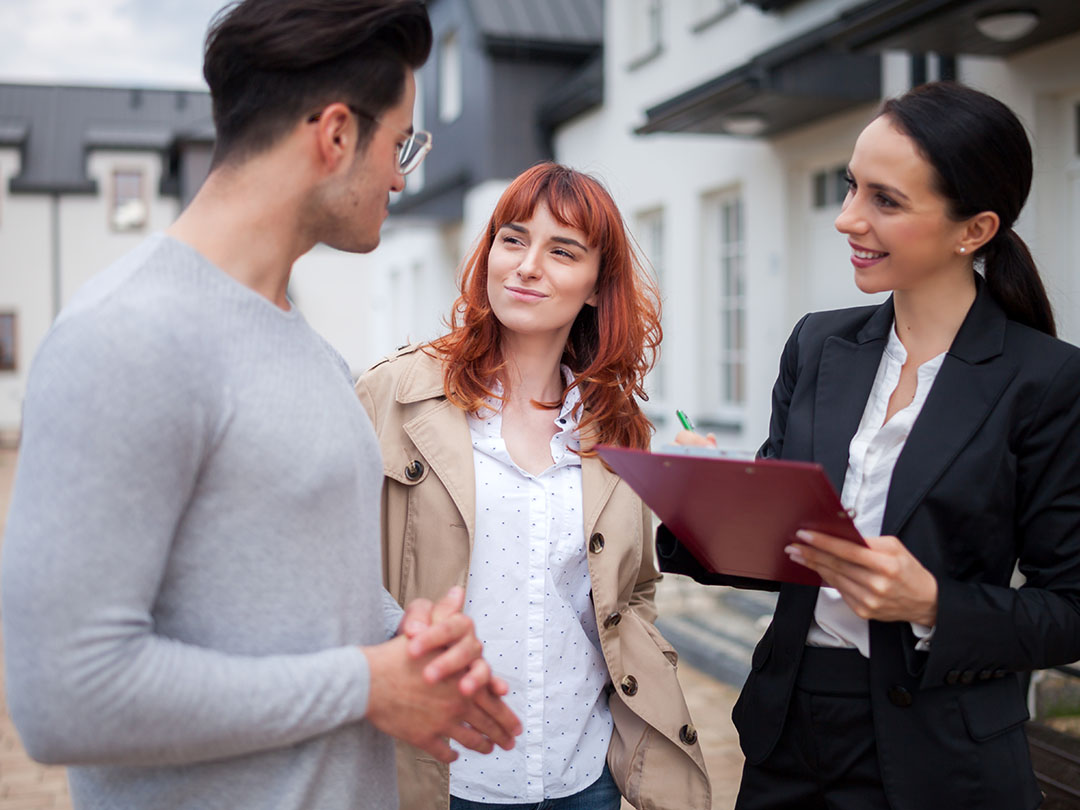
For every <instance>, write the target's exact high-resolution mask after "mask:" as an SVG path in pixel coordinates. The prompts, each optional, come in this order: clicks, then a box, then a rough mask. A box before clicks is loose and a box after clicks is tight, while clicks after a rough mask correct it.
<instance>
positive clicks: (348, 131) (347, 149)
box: [307, 101, 357, 171]
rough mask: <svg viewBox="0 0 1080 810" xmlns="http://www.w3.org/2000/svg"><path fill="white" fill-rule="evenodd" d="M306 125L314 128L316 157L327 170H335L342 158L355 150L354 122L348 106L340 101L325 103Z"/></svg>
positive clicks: (355, 134) (355, 133)
mask: <svg viewBox="0 0 1080 810" xmlns="http://www.w3.org/2000/svg"><path fill="white" fill-rule="evenodd" d="M307 126H311V127H314V128H315V132H314V138H315V147H316V150H317V154H318V158H319V161H320V162H321V163H322V164H323V165H324V166H325V167H326V168H327V169H328V170H329V171H334V170H336V169H337V168H338V167H339V166H340V165H341V162H342V160H343V159H345V158H346V157H348V156H349V155H350V154H351V153H353V152H355V151H356V140H355V139H356V137H357V132H356V122H355V121H354V120H353V115H352V113H351V112H350V111H349V108H348V107H347V106H346V105H344V104H342V103H341V102H340V101H336V102H334V103H333V104H328V105H326V106H325V107H324V108H323V109H322V112H320V113H318V117H317V118H315V120H313V121H312V120H309V121H308V123H307Z"/></svg>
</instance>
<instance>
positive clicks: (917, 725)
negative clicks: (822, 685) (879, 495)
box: [657, 283, 1080, 810]
mask: <svg viewBox="0 0 1080 810" xmlns="http://www.w3.org/2000/svg"><path fill="white" fill-rule="evenodd" d="M892 323H893V306H892V300H891V299H890V300H889V301H887V302H886V303H884V304H882V305H880V306H876V307H860V308H857V309H846V310H838V311H834V312H822V313H815V314H810V315H807V316H805V317H804V318H803V319H802V320H801V321H800V322H799V323H798V324H797V325H796V326H795V329H794V331H793V332H792V335H791V337H790V338H789V339H788V342H787V345H786V346H785V348H784V353H783V356H782V359H781V361H780V373H779V376H778V378H777V381H776V385H775V386H774V388H773V411H772V419H771V422H770V427H769V440H768V441H767V442H765V444H764V445H763V446H762V448H761V450H760V455H761V456H762V457H766V458H782V459H797V460H808V461H816V462H818V463H820V464H821V465H823V466H824V468H825V470H826V472H827V473H828V475H829V478H830V479H831V480H832V482H833V485H834V486H835V487H836V490H837V491H838V492H839V491H840V490H841V489H842V487H843V483H844V475H845V472H846V469H847V460H848V445H849V443H850V441H851V438H852V436H854V434H855V431H856V430H857V428H858V425H859V421H860V419H861V417H862V413H863V409H864V407H865V405H866V401H867V397H868V396H869V393H870V388H871V386H872V384H873V381H874V377H875V374H876V371H877V368H878V364H879V361H880V360H881V353H882V351H883V349H884V347H885V343H886V340H887V337H888V333H889V329H890V328H891V326H892ZM882 533H883V534H889V535H896V536H898V537H899V538H900V539H901V540H902V541H903V542H904V544H905V545H906V546H907V547H908V548H909V549H910V550H911V552H912V553H913V554H914V555H915V556H916V557H917V558H918V559H919V560H920V561H921V562H922V564H923V565H924V566H926V567H927V568H928V569H929V570H930V571H931V572H932V573H933V574H934V576H935V577H937V581H938V588H939V605H938V619H937V627H936V629H935V632H934V637H933V640H932V643H931V649H930V652H929V653H922V652H916V651H915V641H916V640H915V637H914V634H913V633H912V632H911V628H910V626H909V625H908V624H907V623H906V622H888V623H885V622H877V621H872V622H870V687H871V705H872V711H873V717H874V727H875V729H876V736H877V745H878V754H879V760H880V763H881V770H882V778H883V781H884V785H885V791H886V794H887V795H888V796H889V799H890V801H891V803H892V806H893V808H894V810H926V808H936V807H942V808H946V807H947V808H966V807H979V808H1001V810H1016V809H1017V808H1029V807H1036V806H1037V805H1038V803H1039V800H1040V796H1039V791H1038V789H1037V787H1036V784H1035V780H1034V776H1033V774H1032V771H1031V764H1030V760H1029V756H1028V750H1027V742H1026V738H1025V735H1024V733H1023V725H1022V724H1023V722H1024V721H1025V720H1027V719H1028V712H1027V707H1026V700H1025V695H1024V694H1023V692H1022V689H1021V686H1020V681H1019V679H1018V678H1017V677H1016V675H1015V673H1017V672H1023V671H1027V670H1032V669H1038V668H1043V667H1049V666H1053V665H1055V664H1063V663H1067V662H1071V661H1075V660H1077V659H1080V349H1077V348H1076V347H1074V346H1072V345H1070V344H1067V343H1064V342H1062V341H1059V340H1055V339H1053V338H1050V337H1048V336H1047V335H1044V334H1042V333H1040V332H1037V331H1035V330H1032V329H1029V328H1027V327H1025V326H1022V325H1020V324H1018V323H1016V322H1013V321H1010V320H1008V319H1007V318H1006V316H1005V314H1004V312H1003V311H1002V310H1001V308H1000V307H999V306H998V305H997V303H996V302H995V301H994V300H993V298H992V297H991V296H990V294H989V292H988V291H987V290H986V288H985V285H984V284H982V283H980V284H979V291H978V294H977V296H976V299H975V302H974V304H973V305H972V307H971V310H970V311H969V313H968V315H967V317H966V319H965V320H964V322H963V324H962V326H961V328H960V331H959V332H958V333H957V336H956V339H955V340H954V341H953V345H952V346H951V348H950V349H949V352H948V354H947V355H946V357H945V360H944V363H943V364H942V366H941V370H940V371H939V372H938V376H937V379H936V381H935V383H934V387H933V388H932V389H931V391H930V395H929V397H928V398H927V400H926V402H925V404H924V406H923V409H922V411H921V413H920V414H919V418H918V420H917V421H916V422H915V424H914V426H913V428H912V431H911V434H910V436H909V437H908V440H907V443H906V445H905V446H904V450H903V452H902V454H901V455H900V458H899V460H898V461H897V463H896V468H895V470H894V472H893V478H892V483H891V485H890V489H889V495H888V500H887V503H886V508H885V516H884V522H883V525H882ZM657 539H658V551H659V553H660V558H661V559H660V567H661V569H662V570H665V571H672V572H675V573H685V574H689V575H691V576H694V577H695V578H696V579H698V580H699V581H702V582H706V583H712V584H734V585H738V586H741V587H759V588H760V587H764V588H768V589H776V588H777V587H779V590H780V596H779V600H778V602H777V606H776V613H775V615H774V617H773V621H772V624H771V625H770V626H769V629H768V630H767V631H766V633H765V635H764V636H763V637H762V639H761V641H760V642H759V643H758V646H757V648H756V649H755V650H754V655H753V659H752V669H751V673H750V676H749V678H748V679H747V681H746V685H745V686H744V688H743V692H742V695H741V696H740V698H739V701H738V703H737V704H736V706H735V710H734V712H733V715H732V718H733V720H734V721H735V725H736V726H737V728H738V730H739V736H740V742H741V744H742V748H743V751H744V753H745V754H746V756H747V758H748V759H749V760H750V761H751V762H755V763H756V762H760V761H762V760H764V759H765V758H766V757H767V756H768V755H769V753H770V752H771V751H772V749H773V747H774V746H775V744H776V741H777V739H778V737H779V735H780V731H781V728H782V726H783V723H784V717H785V715H786V713H787V708H788V702H789V700H790V697H791V693H792V688H793V685H794V680H795V674H796V671H797V669H798V666H799V660H800V657H801V655H802V650H803V647H804V644H805V641H806V633H807V631H808V629H809V627H810V622H811V619H812V617H813V612H814V605H815V602H816V599H817V588H813V587H807V586H802V585H786V584H785V585H783V586H778V585H777V583H765V582H760V581H754V580H742V579H738V578H731V577H723V576H717V575H711V574H708V573H707V572H705V571H704V570H703V569H702V568H701V566H700V565H699V564H698V563H697V562H696V561H695V560H694V559H693V558H692V557H691V556H690V555H689V553H688V552H686V550H685V549H684V548H683V547H682V546H680V545H679V544H678V542H677V540H676V539H675V538H673V537H672V536H671V534H670V533H669V532H668V531H667V530H666V528H665V527H663V526H662V527H661V528H660V531H659V533H658V538H657ZM1017 560H1019V564H1020V570H1021V571H1022V573H1023V574H1024V575H1025V576H1026V577H1027V582H1026V584H1025V585H1024V586H1023V587H1022V588H1020V589H1018V590H1017V589H1013V588H1010V587H1009V581H1010V577H1011V574H1012V572H1013V566H1014V564H1015V563H1016V562H1017Z"/></svg>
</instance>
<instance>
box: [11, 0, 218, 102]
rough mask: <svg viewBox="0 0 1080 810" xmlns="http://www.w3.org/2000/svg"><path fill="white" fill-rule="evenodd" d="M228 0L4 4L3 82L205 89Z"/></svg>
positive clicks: (29, 0)
mask: <svg viewBox="0 0 1080 810" xmlns="http://www.w3.org/2000/svg"><path fill="white" fill-rule="evenodd" d="M226 1H227V0H0V82H47V83H54V84H107V85H125V86H126V85H131V86H163V87H170V88H171V87H177V88H205V87H206V85H205V83H204V82H203V78H202V45H203V38H204V36H205V34H206V26H207V24H208V23H209V21H210V18H211V17H212V16H213V15H214V12H216V11H217V10H218V9H219V8H221V6H223V5H225V3H226Z"/></svg>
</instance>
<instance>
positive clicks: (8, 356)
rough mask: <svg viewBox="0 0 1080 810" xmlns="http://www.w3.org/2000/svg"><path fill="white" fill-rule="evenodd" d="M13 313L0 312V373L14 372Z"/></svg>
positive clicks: (15, 366)
mask: <svg viewBox="0 0 1080 810" xmlns="http://www.w3.org/2000/svg"><path fill="white" fill-rule="evenodd" d="M17 356H18V355H17V354H16V351H15V313H14V312H0V371H15V369H16V368H17V365H18V364H17V362H16V358H17Z"/></svg>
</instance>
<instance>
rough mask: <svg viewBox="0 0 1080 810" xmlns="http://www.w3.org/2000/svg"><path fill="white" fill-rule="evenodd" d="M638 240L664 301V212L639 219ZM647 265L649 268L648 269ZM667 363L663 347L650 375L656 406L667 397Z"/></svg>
mask: <svg viewBox="0 0 1080 810" xmlns="http://www.w3.org/2000/svg"><path fill="white" fill-rule="evenodd" d="M637 239H638V245H639V246H640V248H641V252H642V254H643V256H642V258H644V259H645V261H646V262H648V265H651V266H652V271H653V275H654V277H655V279H656V286H657V287H658V288H659V291H660V298H661V299H664V298H665V297H666V294H667V284H666V279H665V277H664V275H665V274H664V211H663V209H660V208H657V209H654V210H652V211H646V212H644V213H642V214H639V215H638V217H637ZM648 265H647V267H648ZM666 378H667V372H666V363H665V362H664V354H663V346H661V347H660V349H659V354H658V355H657V361H656V366H655V367H654V368H653V370H652V372H651V373H650V374H649V378H648V386H647V390H648V392H649V397H650V398H651V399H652V401H653V404H654V405H662V403H663V400H664V399H665V397H666V396H667V385H666Z"/></svg>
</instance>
